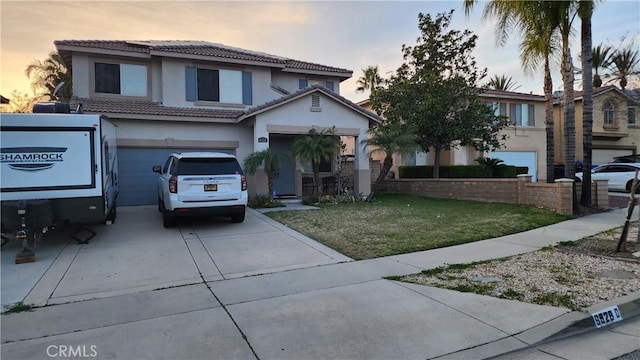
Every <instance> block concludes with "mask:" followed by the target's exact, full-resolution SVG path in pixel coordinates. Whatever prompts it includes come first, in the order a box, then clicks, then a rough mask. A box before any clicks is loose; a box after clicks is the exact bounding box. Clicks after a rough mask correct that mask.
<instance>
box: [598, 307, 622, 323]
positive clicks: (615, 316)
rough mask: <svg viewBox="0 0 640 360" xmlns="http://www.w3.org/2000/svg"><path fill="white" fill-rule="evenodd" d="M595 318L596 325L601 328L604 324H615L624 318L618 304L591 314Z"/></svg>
mask: <svg viewBox="0 0 640 360" xmlns="http://www.w3.org/2000/svg"><path fill="white" fill-rule="evenodd" d="M591 317H592V318H593V322H594V323H595V324H596V327H598V328H601V327H603V326H607V325H609V324H613V323H614V322H618V321H620V320H622V314H620V310H618V307H617V306H611V307H608V308H606V309H603V310H600V311H598V312H595V313H593V314H591Z"/></svg>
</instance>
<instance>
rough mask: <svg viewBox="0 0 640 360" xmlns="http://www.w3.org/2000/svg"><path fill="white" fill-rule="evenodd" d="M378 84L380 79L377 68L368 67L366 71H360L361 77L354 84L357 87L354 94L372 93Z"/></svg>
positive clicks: (380, 81)
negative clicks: (368, 91) (367, 91)
mask: <svg viewBox="0 0 640 360" xmlns="http://www.w3.org/2000/svg"><path fill="white" fill-rule="evenodd" d="M380 83H382V77H381V76H380V74H379V73H378V66H377V65H376V66H368V67H367V68H366V69H362V76H361V77H360V78H359V79H358V81H357V82H356V85H358V87H357V88H356V92H359V93H361V92H364V91H365V90H370V92H374V91H375V89H376V87H378V85H380Z"/></svg>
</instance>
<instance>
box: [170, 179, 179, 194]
mask: <svg viewBox="0 0 640 360" xmlns="http://www.w3.org/2000/svg"><path fill="white" fill-rule="evenodd" d="M169 192H170V193H173V194H176V193H178V178H176V177H175V176H172V177H170V178H169Z"/></svg>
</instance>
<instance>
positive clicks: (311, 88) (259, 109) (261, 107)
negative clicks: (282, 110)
mask: <svg viewBox="0 0 640 360" xmlns="http://www.w3.org/2000/svg"><path fill="white" fill-rule="evenodd" d="M312 92H321V93H323V94H325V95H327V96H329V97H331V98H333V99H335V100H336V101H338V102H340V103H342V104H343V105H346V106H348V107H349V108H351V109H352V110H355V111H357V112H359V113H360V114H362V115H364V116H366V117H368V118H370V119H372V120H375V121H380V122H382V121H383V119H382V118H381V117H380V116H378V115H377V114H375V113H372V112H371V111H368V110H366V109H364V108H362V107H361V106H358V105H357V104H355V103H354V102H352V101H351V100H349V99H347V98H345V97H344V96H341V95H339V94H337V93H335V92H333V91H331V90H329V89H327V88H325V87H324V86H322V85H318V84H316V85H311V86H309V87H306V88H304V89H301V90H298V91H296V92H294V93H291V94H289V95H286V96H283V97H281V98H278V99H275V100H271V101H268V102H266V103H264V104H261V105H258V106H254V107H252V108H250V109H248V110H247V111H245V112H244V114H243V115H242V116H241V117H240V120H243V119H246V118H248V117H250V116H253V115H256V114H257V113H259V112H262V111H263V110H268V109H270V108H272V107H276V106H278V105H280V104H284V103H286V102H288V101H290V100H293V99H296V98H299V97H302V96H304V95H307V94H310V93H312Z"/></svg>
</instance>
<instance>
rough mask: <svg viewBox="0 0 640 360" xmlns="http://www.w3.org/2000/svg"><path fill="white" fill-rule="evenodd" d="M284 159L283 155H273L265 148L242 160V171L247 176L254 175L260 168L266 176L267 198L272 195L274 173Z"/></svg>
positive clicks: (273, 153)
mask: <svg viewBox="0 0 640 360" xmlns="http://www.w3.org/2000/svg"><path fill="white" fill-rule="evenodd" d="M283 158H284V154H280V153H275V152H273V151H271V149H270V148H267V149H265V150H262V151H256V152H253V153H251V154H249V156H247V157H246V158H245V159H244V171H246V172H247V174H251V175H253V174H255V173H256V171H258V168H260V167H262V168H263V169H264V172H265V173H266V174H267V186H268V188H269V196H272V194H273V183H274V179H275V177H276V173H277V172H278V170H280V161H281V160H282V159H283Z"/></svg>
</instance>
